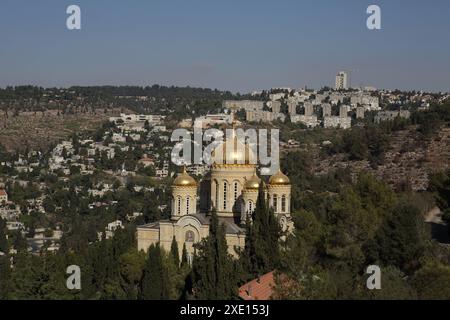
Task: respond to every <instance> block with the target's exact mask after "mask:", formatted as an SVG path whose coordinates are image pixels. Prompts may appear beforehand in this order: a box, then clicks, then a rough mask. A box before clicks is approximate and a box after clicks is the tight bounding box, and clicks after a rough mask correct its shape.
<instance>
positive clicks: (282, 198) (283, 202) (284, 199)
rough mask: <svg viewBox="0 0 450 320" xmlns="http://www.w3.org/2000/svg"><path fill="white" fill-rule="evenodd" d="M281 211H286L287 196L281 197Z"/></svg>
mask: <svg viewBox="0 0 450 320" xmlns="http://www.w3.org/2000/svg"><path fill="white" fill-rule="evenodd" d="M281 212H286V196H285V195H283V196H282V197H281Z"/></svg>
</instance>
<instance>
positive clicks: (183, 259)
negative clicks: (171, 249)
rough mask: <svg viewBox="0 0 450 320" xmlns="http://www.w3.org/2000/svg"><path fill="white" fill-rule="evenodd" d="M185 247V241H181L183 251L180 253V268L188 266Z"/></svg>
mask: <svg viewBox="0 0 450 320" xmlns="http://www.w3.org/2000/svg"><path fill="white" fill-rule="evenodd" d="M187 255H188V253H187V249H186V243H183V252H182V254H181V268H186V267H188V257H187Z"/></svg>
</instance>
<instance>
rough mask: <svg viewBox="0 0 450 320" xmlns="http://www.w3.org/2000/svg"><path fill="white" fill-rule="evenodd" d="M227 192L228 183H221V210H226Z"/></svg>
mask: <svg viewBox="0 0 450 320" xmlns="http://www.w3.org/2000/svg"><path fill="white" fill-rule="evenodd" d="M227 192H228V183H227V182H224V183H223V210H227Z"/></svg>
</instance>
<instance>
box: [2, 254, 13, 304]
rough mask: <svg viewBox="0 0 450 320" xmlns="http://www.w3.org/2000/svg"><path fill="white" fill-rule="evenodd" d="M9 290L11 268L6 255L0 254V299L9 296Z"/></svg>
mask: <svg viewBox="0 0 450 320" xmlns="http://www.w3.org/2000/svg"><path fill="white" fill-rule="evenodd" d="M10 291H11V268H10V262H9V258H8V256H0V300H6V299H8V298H9V295H10Z"/></svg>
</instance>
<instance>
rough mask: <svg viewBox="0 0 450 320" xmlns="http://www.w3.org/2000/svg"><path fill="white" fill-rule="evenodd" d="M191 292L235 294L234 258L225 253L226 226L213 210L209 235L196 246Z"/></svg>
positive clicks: (208, 295)
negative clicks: (220, 222) (220, 221)
mask: <svg viewBox="0 0 450 320" xmlns="http://www.w3.org/2000/svg"><path fill="white" fill-rule="evenodd" d="M193 281H194V285H193V287H194V290H193V291H194V295H195V297H196V298H198V299H208V300H227V299H233V298H235V297H236V290H235V288H236V283H235V282H236V281H235V274H234V272H233V261H232V258H231V256H230V255H229V254H228V247H227V243H226V239H225V226H224V225H223V224H222V225H219V219H218V217H217V213H216V212H215V211H213V213H212V217H211V224H210V235H209V237H208V238H207V239H206V240H204V241H203V242H202V243H201V245H200V246H199V254H198V255H197V256H196V257H195V259H194V263H193Z"/></svg>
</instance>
